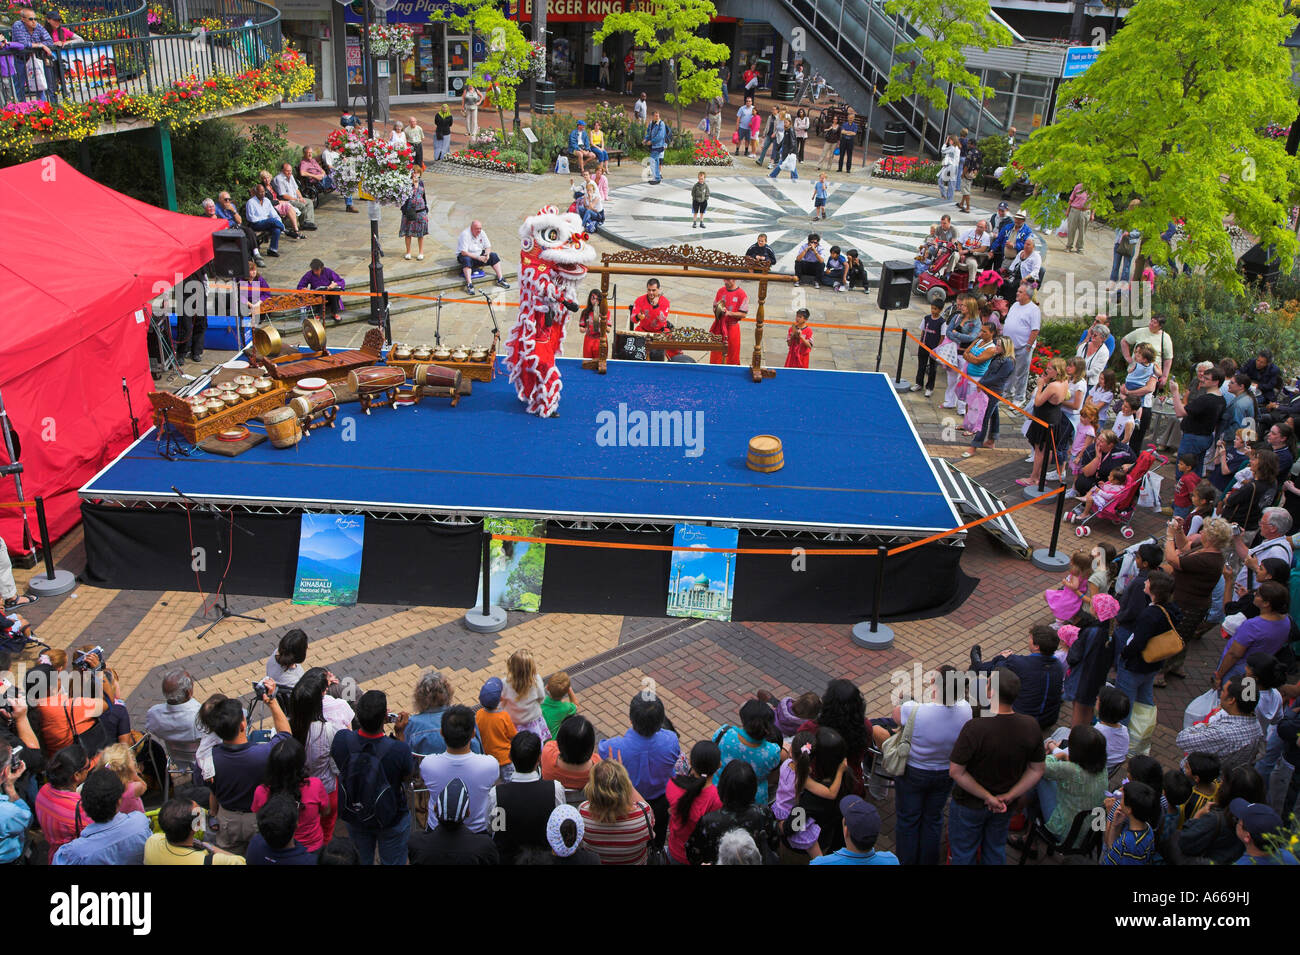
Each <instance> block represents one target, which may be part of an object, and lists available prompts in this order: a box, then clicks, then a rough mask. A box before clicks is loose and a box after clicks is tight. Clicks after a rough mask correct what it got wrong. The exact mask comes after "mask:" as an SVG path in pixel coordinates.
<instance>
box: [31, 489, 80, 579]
mask: <svg viewBox="0 0 1300 955" xmlns="http://www.w3.org/2000/svg"><path fill="white" fill-rule="evenodd" d="M36 526H37V527H38V528H39V529H40V532H41V556H42V557H43V558H44V559H45V576H44V577H42V576H41V575H40V574H37V575H36V576H34V577H33V578H32V579H31V580H29V581H28V582H27V587H28V589H29V590H31V592H32V593H34V594H36V596H38V597H57V596H59V595H60V594H66V593H67V592H68V591H70V590H75V589H76V586H77V578H76V576H75V575H73V574H72V573H71V572H70V571H66V570H55V569H54V557H53V556H52V555H51V554H50V530H49V528H48V527H47V526H46V524H45V499H44V498H43V497H38V498H36Z"/></svg>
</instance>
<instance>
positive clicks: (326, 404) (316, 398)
mask: <svg viewBox="0 0 1300 955" xmlns="http://www.w3.org/2000/svg"><path fill="white" fill-rule="evenodd" d="M338 403H339V399H338V396H337V395H336V394H334V392H333V391H331V390H330V389H329V388H320V389H318V390H317V391H313V392H311V393H310V394H307V395H299V396H298V397H297V398H294V399H293V401H291V402H289V407H290V408H292V409H293V413H294V414H296V415H297V416H298V417H299V418H313V417H315V416H316V415H318V414H320V413H321V412H322V411H324V410H325V409H326V408H332V407H333V406H334V405H336V404H338Z"/></svg>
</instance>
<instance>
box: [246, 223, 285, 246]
mask: <svg viewBox="0 0 1300 955" xmlns="http://www.w3.org/2000/svg"><path fill="white" fill-rule="evenodd" d="M248 225H249V227H250V228H251V229H252V230H253V231H254V232H270V233H271V251H272V252H278V251H279V250H280V233H281V232H283V231H284V225H283V224H282V223H281V222H280V220H279V219H249V220H248Z"/></svg>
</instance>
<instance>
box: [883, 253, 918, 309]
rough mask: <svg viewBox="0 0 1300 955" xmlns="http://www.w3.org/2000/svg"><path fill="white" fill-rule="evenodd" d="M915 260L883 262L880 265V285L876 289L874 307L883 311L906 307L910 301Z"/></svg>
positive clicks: (914, 274) (914, 273)
mask: <svg viewBox="0 0 1300 955" xmlns="http://www.w3.org/2000/svg"><path fill="white" fill-rule="evenodd" d="M915 276H916V263H915V262H884V263H882V264H881V266H880V285H879V286H878V287H877V289H876V307H877V308H880V309H882V310H883V311H890V310H891V309H899V308H907V306H908V305H909V304H910V303H911V301H912V280H913V278H915Z"/></svg>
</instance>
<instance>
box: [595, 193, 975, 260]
mask: <svg viewBox="0 0 1300 955" xmlns="http://www.w3.org/2000/svg"><path fill="white" fill-rule="evenodd" d="M809 172H810V173H811V175H808V176H801V177H800V178H799V181H798V182H791V181H790V179H789V176H788V174H786V173H784V172H783V173H782V174H781V178H780V179H769V178H767V177H762V178H757V179H751V178H748V177H745V176H724V177H719V178H713V177H712V176H710V177H709V179H708V183H709V192H710V197H709V211H708V214H707V215H706V217H705V221H706V223H707V228H705V229H703V230H700V229H692V228H691V192H690V189H691V186H692V185H693V183H694V180H690V179H665V180H664V181H663V182H662V183H660V184H659V185H657V186H655V185H651V184H650V183H648V182H639V183H634V184H632V185H629V186H620V187H619V188H617V189H614V190H613V191H611V192H610V196H609V198H610V202H609V203H608V205H607V206H606V211H605V224H604V225H603V226H602V227H601V231H602V232H605V233H607V234H609V235H611V236H612V237H614V238H617V239H618V240H620V241H621V242H624V243H625V244H627V245H631V246H637V247H643V248H648V247H655V246H664V245H675V244H680V243H683V242H686V243H690V244H692V245H706V246H708V247H709V248H714V249H721V250H723V251H725V252H731V253H734V254H736V255H743V254H744V252H745V250H746V249H748V248H749V246H750V245H751V244H753V242H754V238H755V236H757V235H758V233H760V232H766V233H767V241H768V244H769V245H771V246H772V248H773V249H774V250H775V252H776V256H777V263H776V264H777V268H778V269H780V270H782V271H787V272H788V271H792V270H793V268H794V250H795V249H796V248H797V247H798V246H799V244H800V243H801V242H803V241H804V240H805V239H806V238H807V237H808V233H809V232H812V231H816V232H817V233H818V234H820V235H821V236H822V241H823V243H824V244H826V245H830V244H834V245H839V246H840V247H842V248H844V249H850V248H853V249H857V250H858V253H859V255H861V257H862V261H863V263H864V264H865V265H866V266H867V269H868V271H869V272H870V273H871V274H872V275H873V276H874V275H875V274H876V273H878V272H879V270H880V263H881V262H884V261H887V260H890V259H904V260H908V261H910V260H911V259H912V258H913V257H914V256H915V255H916V249H917V247H918V246H919V245H920V244H921V242H922V240H923V239H924V238H925V236H926V235H927V234H928V232H929V229H930V226H932V225H935V224H936V223H937V222H938V221H939V217H940V216H941V215H944V214H945V213H946V214H948V215H951V216H952V221H953V224H954V225H956V226H957V229H958V232H959V233H960V232H961V231H962V230H964V229H965V228H966V227H967V226H971V225H974V224H975V222H976V221H977V220H978V219H980V218H983V217H986V216H987V215H988V214H989V212H990V211H991V210H987V211H986V210H982V209H978V208H976V209H975V211H974V212H972V213H970V214H967V213H962V212H958V211H957V209H956V208H955V207H954V205H953V203H952V202H950V201H948V200H945V199H935V198H931V197H929V196H921V195H917V194H915V193H911V192H903V191H901V190H898V189H887V188H883V187H880V186H867V185H860V184H858V183H852V182H849V183H843V182H831V183H830V187H829V190H828V196H827V200H826V215H827V219H826V220H825V221H824V222H813V221H812V207H813V201H812V190H813V183H814V182H815V181H816V175H815V170H812V169H811V168H810V170H809Z"/></svg>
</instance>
